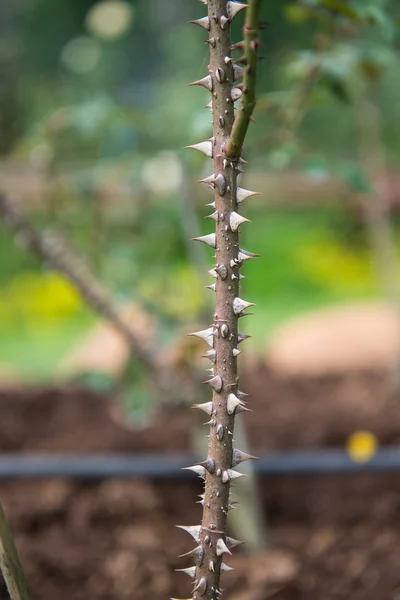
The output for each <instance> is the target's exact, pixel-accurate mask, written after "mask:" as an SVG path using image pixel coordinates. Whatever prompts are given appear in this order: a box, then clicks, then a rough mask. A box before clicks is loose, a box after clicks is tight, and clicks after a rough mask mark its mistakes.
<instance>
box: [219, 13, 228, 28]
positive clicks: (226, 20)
mask: <svg viewBox="0 0 400 600" xmlns="http://www.w3.org/2000/svg"><path fill="white" fill-rule="evenodd" d="M219 22H220V25H221V29H225V27H226V24H227V23H229V19H228V18H227V17H225V15H222V17H221V18H220V20H219Z"/></svg>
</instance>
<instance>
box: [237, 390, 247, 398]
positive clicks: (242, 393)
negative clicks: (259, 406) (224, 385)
mask: <svg viewBox="0 0 400 600" xmlns="http://www.w3.org/2000/svg"><path fill="white" fill-rule="evenodd" d="M236 396H237V397H238V398H239V399H240V400H243V398H248V396H249V394H246V393H245V392H241V391H240V390H236Z"/></svg>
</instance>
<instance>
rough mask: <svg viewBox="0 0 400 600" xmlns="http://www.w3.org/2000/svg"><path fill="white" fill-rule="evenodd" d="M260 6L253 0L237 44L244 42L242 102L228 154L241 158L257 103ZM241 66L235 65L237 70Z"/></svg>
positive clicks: (257, 0)
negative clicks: (240, 40) (242, 40)
mask: <svg viewBox="0 0 400 600" xmlns="http://www.w3.org/2000/svg"><path fill="white" fill-rule="evenodd" d="M260 6H261V0H251V1H250V2H249V4H248V8H247V11H246V22H245V25H244V28H243V31H244V42H243V43H242V42H241V43H240V44H236V46H237V47H239V48H241V47H242V44H244V55H243V57H242V58H241V59H240V62H242V63H244V65H245V67H244V73H243V90H242V92H243V94H242V103H241V106H240V108H239V109H238V111H237V114H236V117H235V121H234V123H233V128H232V133H231V135H230V138H229V141H228V143H227V145H226V156H227V157H230V158H236V157H237V158H239V157H240V155H241V153H242V148H243V142H244V139H245V137H246V133H247V129H248V127H249V124H250V120H251V117H252V114H253V111H254V108H255V105H256V80H257V63H258V49H259V47H260V40H259V34H260ZM236 69H238V70H239V72H240V67H239V68H238V67H236V66H235V67H234V72H235V70H236Z"/></svg>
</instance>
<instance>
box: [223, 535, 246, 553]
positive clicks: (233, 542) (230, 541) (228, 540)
mask: <svg viewBox="0 0 400 600" xmlns="http://www.w3.org/2000/svg"><path fill="white" fill-rule="evenodd" d="M243 543H244V542H241V541H240V540H235V539H234V538H231V537H228V536H227V537H226V545H227V546H228V548H229V549H230V550H232V548H236V546H240V545H241V544H243Z"/></svg>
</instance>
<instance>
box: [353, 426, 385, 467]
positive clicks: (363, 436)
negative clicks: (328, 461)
mask: <svg viewBox="0 0 400 600" xmlns="http://www.w3.org/2000/svg"><path fill="white" fill-rule="evenodd" d="M378 448H379V443H378V439H377V437H376V436H375V435H374V434H373V433H371V432H370V431H355V432H354V433H352V434H351V436H350V437H349V439H348V440H347V444H346V449H347V452H348V454H349V456H350V458H351V459H352V460H353V461H354V462H358V463H364V462H368V461H369V460H371V459H372V458H373V457H374V456H375V454H376V453H377V451H378Z"/></svg>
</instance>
